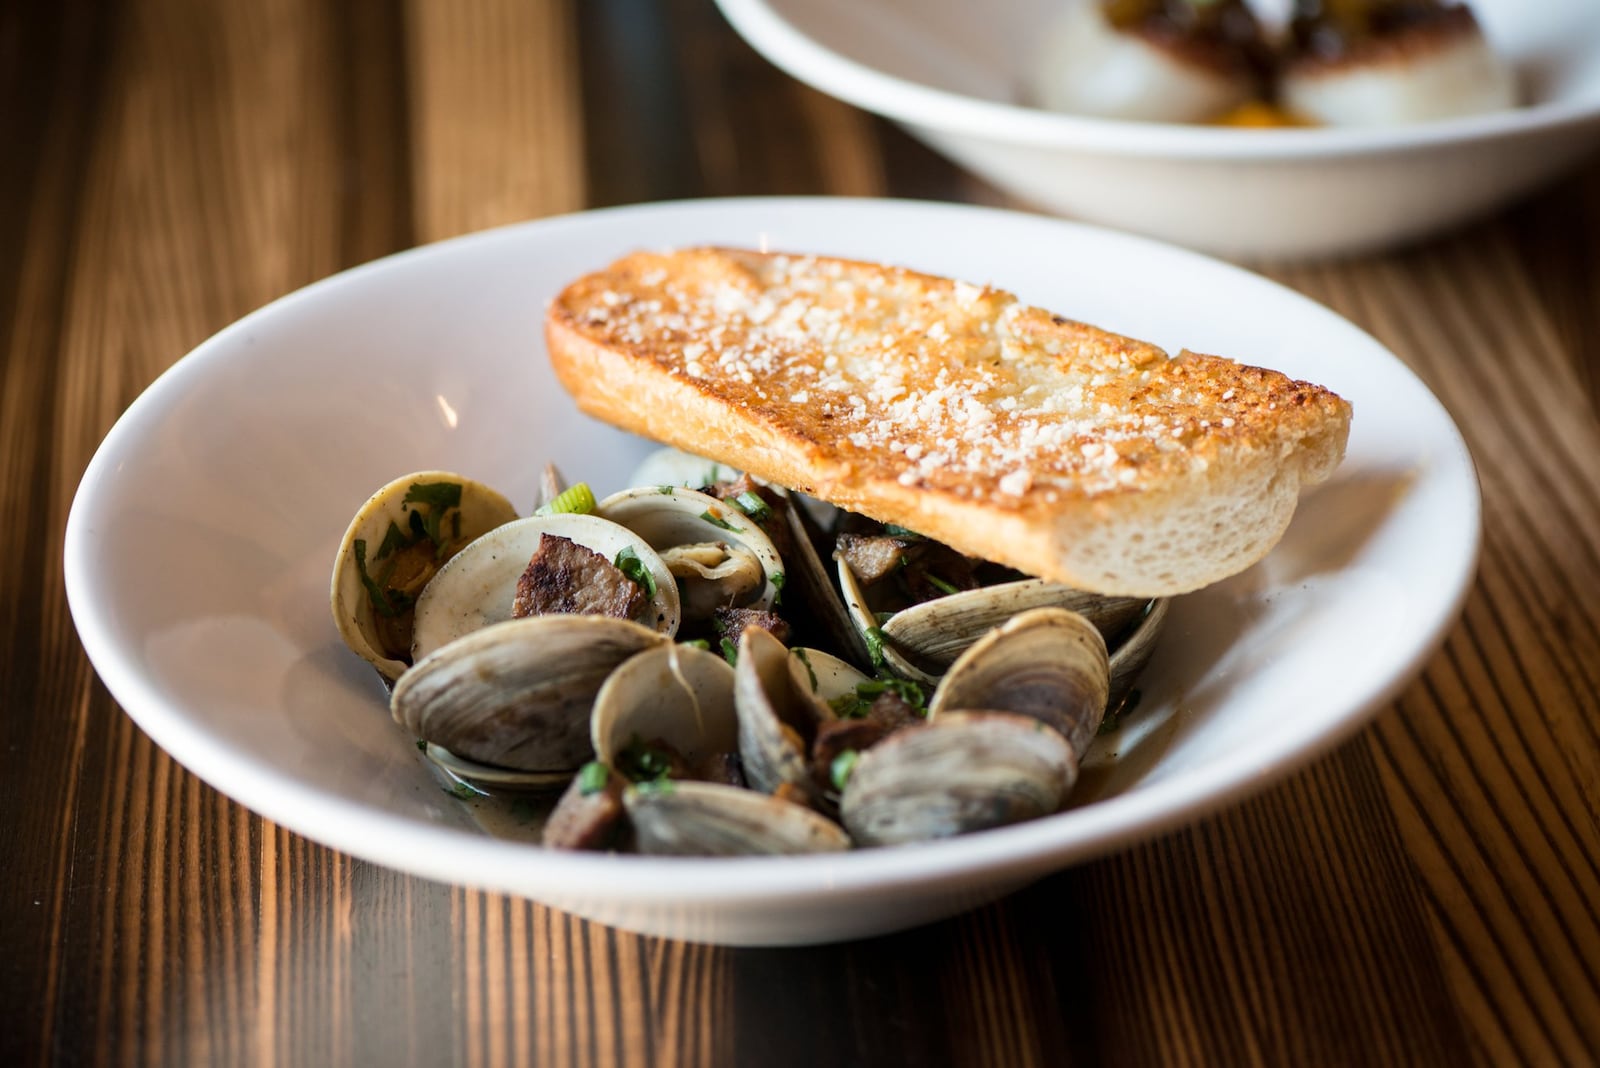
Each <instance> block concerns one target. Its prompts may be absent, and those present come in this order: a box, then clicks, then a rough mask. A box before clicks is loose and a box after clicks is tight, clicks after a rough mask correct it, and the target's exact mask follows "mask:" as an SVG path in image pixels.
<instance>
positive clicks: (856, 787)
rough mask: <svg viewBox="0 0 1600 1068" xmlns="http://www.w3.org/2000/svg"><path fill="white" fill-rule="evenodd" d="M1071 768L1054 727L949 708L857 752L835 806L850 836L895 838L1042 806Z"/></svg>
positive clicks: (876, 840) (1011, 819)
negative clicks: (945, 711) (858, 755)
mask: <svg viewBox="0 0 1600 1068" xmlns="http://www.w3.org/2000/svg"><path fill="white" fill-rule="evenodd" d="M1077 777H1078V757H1077V754H1076V753H1074V752H1073V749H1072V746H1071V744H1070V743H1068V741H1067V740H1066V739H1065V738H1063V737H1062V736H1061V734H1060V733H1059V732H1058V731H1056V730H1055V729H1053V728H1051V727H1049V726H1047V725H1046V724H1044V723H1041V722H1040V721H1039V720H1037V719H1034V718H1032V717H1030V716H1023V715H1015V714H1012V713H1007V712H948V713H945V714H944V715H942V716H940V717H938V718H937V719H930V720H929V721H928V722H927V723H925V724H918V725H915V726H910V727H904V728H902V729H900V730H898V731H896V732H895V733H894V734H891V735H890V736H889V737H887V738H885V739H884V740H883V741H881V742H879V743H878V744H877V745H875V746H873V747H872V748H870V749H868V750H866V751H865V752H863V753H862V754H861V756H860V758H859V759H858V760H857V761H856V764H855V767H854V769H852V771H851V773H850V778H849V779H848V780H847V781H846V782H845V785H844V792H843V795H842V796H841V798H840V802H839V812H840V816H841V818H842V819H843V821H844V825H845V827H846V828H847V829H848V830H849V832H850V836H851V837H852V838H853V839H854V840H855V841H856V843H857V844H858V845H875V846H876V845H901V844H904V843H907V842H921V841H927V840H929V839H934V838H949V837H952V836H954V835H959V834H966V833H968V832H971V831H979V830H985V829H987V828H990V827H999V826H1003V825H1005V824H1008V823H1018V822H1021V821H1023V820H1030V819H1036V818H1038V817H1040V816H1047V815H1049V814H1050V813H1052V812H1054V811H1056V809H1058V808H1059V807H1060V806H1061V801H1062V799H1063V798H1064V797H1065V796H1066V794H1067V791H1068V790H1069V789H1071V787H1072V784H1073V783H1074V782H1076V781H1077Z"/></svg>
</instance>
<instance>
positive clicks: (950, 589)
mask: <svg viewBox="0 0 1600 1068" xmlns="http://www.w3.org/2000/svg"><path fill="white" fill-rule="evenodd" d="M922 577H923V578H925V579H927V580H928V585H930V586H932V587H933V588H934V589H936V590H940V591H942V592H944V593H960V592H961V591H960V590H958V589H956V588H955V587H954V586H952V585H951V584H950V583H948V582H946V581H945V580H944V579H942V578H940V577H939V576H938V575H935V574H932V573H931V572H924V573H923V576H922Z"/></svg>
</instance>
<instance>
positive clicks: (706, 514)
mask: <svg viewBox="0 0 1600 1068" xmlns="http://www.w3.org/2000/svg"><path fill="white" fill-rule="evenodd" d="M700 518H701V519H704V520H705V521H706V522H707V523H710V524H711V525H712V526H714V527H721V528H722V529H723V530H731V531H733V532H734V533H735V534H743V533H744V530H743V529H741V528H739V527H736V526H734V525H733V524H732V523H730V522H728V521H727V520H726V519H719V518H717V516H716V514H715V513H713V512H712V511H711V509H709V508H707V509H706V510H705V511H703V512H701V513H700Z"/></svg>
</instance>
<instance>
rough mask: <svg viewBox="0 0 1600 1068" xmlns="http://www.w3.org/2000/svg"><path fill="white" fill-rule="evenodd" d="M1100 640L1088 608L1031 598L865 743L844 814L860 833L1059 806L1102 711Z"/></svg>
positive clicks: (934, 826)
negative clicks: (920, 714)
mask: <svg viewBox="0 0 1600 1068" xmlns="http://www.w3.org/2000/svg"><path fill="white" fill-rule="evenodd" d="M1109 690H1110V667H1109V661H1108V659H1107V657H1106V649H1105V640H1104V639H1103V638H1101V636H1100V632H1099V631H1098V630H1097V629H1095V627H1094V625H1093V624H1092V623H1090V622H1089V621H1088V620H1087V619H1085V618H1084V617H1083V616H1081V615H1078V614H1076V613H1074V612H1069V611H1066V610H1065V609H1061V608H1036V609H1032V610H1030V611H1027V612H1023V613H1022V614H1020V615H1018V616H1015V617H1014V618H1012V619H1011V620H1009V621H1007V622H1006V623H1004V624H1002V625H1001V626H999V627H996V628H994V629H993V630H991V631H990V632H989V633H987V634H985V635H984V636H983V637H982V638H980V639H979V640H978V641H977V642H975V643H973V645H972V646H971V647H969V648H968V649H967V650H966V652H964V653H962V654H961V656H960V657H958V658H957V659H956V662H955V663H954V664H952V665H951V667H950V670H949V672H948V673H947V674H946V675H945V676H944V679H943V680H942V681H941V682H940V684H939V688H938V689H937V690H936V691H935V692H934V696H933V700H932V701H931V702H930V704H929V706H928V720H927V722H926V723H925V724H916V725H912V726H909V727H904V728H902V729H900V730H898V731H896V732H895V733H893V734H891V735H889V736H888V737H887V738H885V739H884V740H882V741H881V742H878V743H877V744H876V745H874V746H872V747H871V748H869V749H867V750H865V751H864V752H862V753H861V754H860V755H859V756H858V757H857V758H856V761H855V764H854V766H853V767H852V768H851V770H850V772H849V777H848V778H847V779H846V781H845V783H844V787H843V791H842V794H841V797H840V802H839V811H840V816H841V818H842V819H843V820H844V824H845V826H846V827H847V828H848V829H849V831H850V833H851V835H852V836H853V837H854V838H855V839H856V841H857V842H859V843H862V844H868V845H889V844H896V843H901V842H912V841H921V840H923V839H928V838H943V837H949V836H951V835H956V834H965V833H967V832H969V831H976V830H983V829H985V828H989V827H998V826H1001V825H1003V824H1007V823H1015V822H1017V821H1019V820H1026V819H1034V818H1036V817H1038V816H1043V815H1048V814H1049V813H1051V812H1054V811H1055V810H1056V809H1057V808H1058V807H1059V806H1060V804H1061V801H1062V799H1063V798H1064V797H1065V796H1066V794H1067V791H1068V790H1070V789H1071V788H1072V785H1073V783H1075V782H1076V781H1077V777H1078V767H1079V760H1080V758H1081V757H1082V755H1083V753H1084V751H1085V750H1086V749H1088V747H1089V743H1090V742H1091V741H1092V740H1093V739H1094V735H1095V732H1096V731H1097V730H1098V729H1099V727H1100V721H1101V719H1102V718H1103V717H1104V715H1105V709H1106V699H1107V695H1108V693H1109Z"/></svg>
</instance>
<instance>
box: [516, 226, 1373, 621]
mask: <svg viewBox="0 0 1600 1068" xmlns="http://www.w3.org/2000/svg"><path fill="white" fill-rule="evenodd" d="M546 335H547V338H548V341H549V349H550V359H551V362H552V364H553V365H554V367H555V370H556V373H557V375H558V376H559V377H560V379H561V381H562V383H563V384H564V385H565V386H566V388H567V389H568V390H569V391H570V392H571V393H572V395H573V396H574V397H575V398H576V399H577V402H578V405H579V407H580V408H581V409H583V410H584V411H585V412H588V413H589V414H591V415H594V416H596V417H598V418H600V419H603V420H605V421H606V422H609V423H613V424H615V425H617V426H620V427H623V428H625V429H628V430H631V431H634V432H636V433H639V434H643V435H645V436H647V437H651V438H654V439H656V440H658V441H664V442H668V443H670V444H672V445H676V446H678V447H679V448H682V449H687V450H689V451H691V452H695V453H699V454H702V455H704V456H707V457H710V458H713V459H716V460H719V461H721V462H723V463H727V464H730V465H733V466H736V467H740V468H743V469H745V470H747V471H749V472H751V473H752V474H754V475H756V476H758V477H760V478H763V479H766V480H768V481H771V482H775V483H778V484H780V485H783V486H788V487H790V488H792V489H796V490H800V491H803V492H805V493H809V494H813V495H815V496H817V497H820V498H822V499H823V500H827V501H831V502H832V503H834V504H836V505H838V506H840V507H842V508H848V509H850V510H852V511H857V512H861V513H864V514H865V515H868V516H871V517H873V518H875V519H879V520H882V521H884V522H889V523H897V524H900V525H902V526H905V527H909V528H911V529H912V530H916V531H919V532H921V533H923V534H926V535H927V536H929V537H932V538H937V539H938V540H940V541H943V542H946V543H948V544H949V545H952V546H954V547H955V548H957V549H960V550H961V551H963V552H966V553H970V554H972V555H974V556H979V557H983V558H985V559H989V560H994V561H996V562H999V563H1003V564H1007V565H1010V566H1012V567H1015V568H1018V569H1019V570H1021V571H1024V572H1026V573H1028V574H1031V575H1037V576H1040V577H1043V578H1050V579H1054V580H1057V581H1060V582H1066V583H1070V584H1071V585H1074V586H1078V587H1081V588H1084V589H1089V590H1097V591H1101V592H1105V593H1115V594H1127V595H1136V596H1164V595H1168V594H1175V593H1181V592H1184V591H1187V590H1193V589H1197V588H1199V587H1201V586H1205V585H1207V584H1209V583H1211V582H1215V581H1216V580H1218V579H1221V578H1223V577H1225V576H1227V575H1231V574H1233V573H1235V572H1237V571H1240V570H1242V569H1243V568H1245V567H1247V566H1249V565H1250V564H1251V563H1253V562H1255V561H1256V560H1258V559H1260V558H1261V557H1262V556H1263V555H1265V554H1266V553H1267V551H1268V550H1269V549H1271V548H1272V546H1273V545H1274V544H1275V543H1276V542H1277V541H1278V539H1279V537H1280V536H1281V535H1282V534H1283V531H1284V528H1285V527H1287V526H1288V523H1289V518H1290V516H1291V515H1292V514H1293V512H1294V508H1295V504H1296V501H1297V500H1298V497H1299V493H1300V489H1301V487H1302V486H1306V485H1310V484H1313V483H1316V482H1320V481H1322V480H1323V479H1325V478H1327V477H1328V475H1329V474H1330V473H1331V472H1332V471H1333V469H1334V468H1335V467H1336V466H1337V465H1338V463H1339V461H1340V460H1341V459H1342V457H1343V455H1344V447H1345V440H1346V437H1347V436H1348V432H1349V425H1350V406H1349V405H1348V404H1346V403H1345V402H1344V401H1343V400H1341V399H1340V398H1339V397H1337V396H1336V395H1334V394H1333V393H1330V392H1329V391H1327V390H1326V389H1322V388H1320V387H1318V386H1314V385H1310V384H1307V383H1304V382H1297V381H1293V380H1291V379H1289V378H1288V377H1286V376H1284V375H1282V374H1279V373H1278V372H1276V371H1267V370H1262V369H1260V368H1257V367H1248V366H1244V365H1241V364H1238V363H1235V362H1233V361H1231V360H1226V359H1222V358H1219V357H1216V356H1199V355H1194V354H1192V353H1188V352H1185V353H1182V354H1181V355H1179V356H1178V357H1177V358H1168V356H1167V355H1166V353H1164V352H1162V351H1161V350H1160V349H1158V348H1156V347H1155V346H1153V345H1148V344H1145V343H1144V342H1141V341H1134V340H1132V339H1130V338H1126V337H1120V336H1118V335H1116V334H1111V333H1107V332H1105V331H1103V330H1099V329H1096V328H1095V327H1092V326H1086V325H1084V324H1083V323H1078V322H1073V321H1071V320H1069V319H1064V318H1061V317H1060V316H1054V315H1051V314H1050V313H1049V312H1046V311H1042V310H1040V309H1038V308H1033V307H1029V306H1027V305H1024V304H1022V303H1021V302H1019V301H1018V300H1017V299H1016V298H1015V297H1013V296H1012V295H1011V294H1009V293H1006V292H1003V291H1001V290H997V289H990V288H984V287H980V286H974V285H968V284H966V283H963V282H955V281H950V280H948V279H944V278H936V277H932V276H930V275H925V274H918V273H915V272H913V271H907V270H901V269H898V268H893V267H884V266H880V265H877V264H870V263H861V262H856V261H850V260H840V259H826V258H823V257H813V256H790V255H778V254H767V253H757V252H747V251H737V250H730V249H692V250H687V251H679V252H670V253H661V254H656V253H638V254H635V255H632V256H628V257H626V258H624V259H622V260H619V261H618V262H616V263H614V264H612V265H611V266H610V267H608V268H606V269H605V270H603V271H600V272H598V273H595V274H591V275H588V276H586V277H584V278H580V279H578V280H577V281H576V282H573V283H572V284H571V285H570V286H568V287H567V288H566V289H565V290H564V291H562V293H561V294H560V295H559V296H557V297H556V298H555V300H554V301H552V302H551V304H550V307H549V310H548V314H547V317H546Z"/></svg>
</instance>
